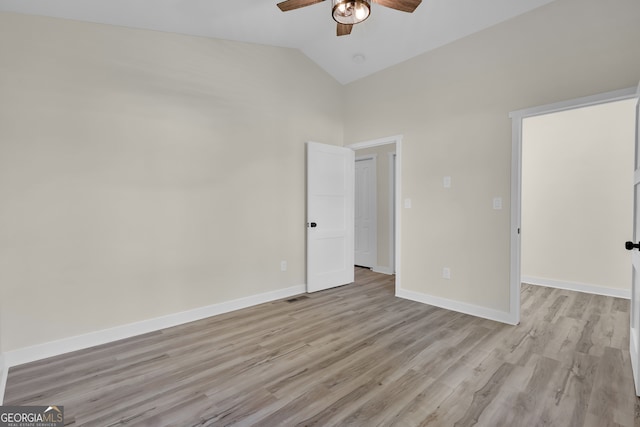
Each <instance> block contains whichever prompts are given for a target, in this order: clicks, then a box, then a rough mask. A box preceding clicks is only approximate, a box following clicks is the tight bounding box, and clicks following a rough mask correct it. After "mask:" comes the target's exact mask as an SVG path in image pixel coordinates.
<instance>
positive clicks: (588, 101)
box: [509, 87, 637, 325]
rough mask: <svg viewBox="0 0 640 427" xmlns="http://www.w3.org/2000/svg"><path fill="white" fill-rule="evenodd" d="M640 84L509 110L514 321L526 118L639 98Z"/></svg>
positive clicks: (513, 319)
mask: <svg viewBox="0 0 640 427" xmlns="http://www.w3.org/2000/svg"><path fill="white" fill-rule="evenodd" d="M636 89H637V88H636V87H630V88H625V89H619V90H614V91H611V92H604V93H599V94H595V95H590V96H585V97H582V98H576V99H570V100H567V101H561V102H556V103H553V104H546V105H540V106H537V107H531V108H525V109H522V110H516V111H512V112H510V113H509V118H511V231H510V246H511V250H510V258H511V262H510V276H509V307H510V309H509V317H510V322H509V323H512V324H514V325H515V324H518V323H520V286H521V272H520V255H521V254H520V250H521V243H522V242H521V234H520V228H521V226H522V223H521V211H522V121H523V120H524V119H526V118H528V117H534V116H540V115H543V114H549V113H557V112H560V111H565V110H573V109H576V108H581V107H588V106H592V105H598V104H606V103H609V102H615V101H623V100H625V99H631V98H635V96H636Z"/></svg>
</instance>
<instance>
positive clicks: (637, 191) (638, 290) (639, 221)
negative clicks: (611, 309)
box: [626, 85, 640, 396]
mask: <svg viewBox="0 0 640 427" xmlns="http://www.w3.org/2000/svg"><path fill="white" fill-rule="evenodd" d="M636 95H637V98H638V99H637V100H636V146H635V150H636V152H635V158H636V161H635V172H634V175H633V191H634V203H633V218H634V220H633V241H632V242H627V243H626V248H627V249H628V250H631V263H632V287H631V316H630V318H631V339H630V340H629V341H630V342H629V351H630V353H631V366H632V368H633V380H634V382H635V385H636V395H638V396H640V369H639V368H640V349H639V346H640V242H639V240H640V206H639V204H640V142H639V139H640V85H638V91H637V92H636Z"/></svg>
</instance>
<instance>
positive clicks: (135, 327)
mask: <svg viewBox="0 0 640 427" xmlns="http://www.w3.org/2000/svg"><path fill="white" fill-rule="evenodd" d="M304 292H306V286H305V285H298V286H292V287H290V288H284V289H278V290H276V291H271V292H265V293H262V294H257V295H251V296H248V297H245V298H239V299H235V300H232V301H226V302H222V303H219V304H212V305H209V306H206V307H200V308H195V309H193V310H187V311H183V312H179V313H174V314H169V315H166V316H162V317H156V318H154V319H148V320H143V321H140V322H135V323H129V324H127V325H122V326H116V327H114V328H109V329H103V330H100V331H95V332H90V333H88V334H83V335H77V336H73V337H69V338H63V339H61V340H57V341H51V342H47V343H43V344H37V345H34V346H31V347H24V348H20V349H17V350H12V351H8V352H6V353H4V366H5V370H7V369H8V368H10V367H12V366H16V365H21V364H23V363H29V362H33V361H36V360H41V359H46V358H48V357H53V356H58V355H60V354H64V353H69V352H72V351H77V350H82V349H84V348H89V347H94V346H96V345H101V344H106V343H109V342H113V341H117V340H121V339H124V338H130V337H133V336H136V335H141V334H146V333H149V332H154V331H158V330H161V329H165V328H170V327H172V326H177V325H182V324H184V323H188V322H193V321H195V320H200V319H204V318H207V317H211V316H215V315H217V314H223V313H228V312H230V311H235V310H239V309H242V308H247V307H251V306H254V305H258V304H263V303H265V302H270V301H275V300H279V299H282V298H287V297H290V296H293V295H299V294H301V293H304ZM0 385H1V384H0ZM2 392H4V387H2Z"/></svg>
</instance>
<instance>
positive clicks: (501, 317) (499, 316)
mask: <svg viewBox="0 0 640 427" xmlns="http://www.w3.org/2000/svg"><path fill="white" fill-rule="evenodd" d="M396 296H397V297H399V298H404V299H408V300H411V301H417V302H421V303H423V304H429V305H435V306H436V307H440V308H445V309H447V310H451V311H457V312H460V313H464V314H470V315H471V316H476V317H482V318H484V319H489V320H495V321H496V322H501V323H507V324H509V325H516V324H517V323H518V322H517V320H516V319H514V316H513V315H512V314H511V313H509V312H506V311H500V310H494V309H492V308H487V307H482V306H479V305H474V304H468V303H465V302H460V301H454V300H450V299H447V298H440V297H436V296H433V295H427V294H423V293H420V292H415V291H408V290H406V289H397V290H396Z"/></svg>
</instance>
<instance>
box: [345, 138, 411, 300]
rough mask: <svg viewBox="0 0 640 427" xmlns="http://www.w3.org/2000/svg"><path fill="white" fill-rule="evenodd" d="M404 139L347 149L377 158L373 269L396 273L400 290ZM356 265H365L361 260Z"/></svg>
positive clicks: (361, 143) (366, 157)
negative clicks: (401, 181) (402, 145)
mask: <svg viewBox="0 0 640 427" xmlns="http://www.w3.org/2000/svg"><path fill="white" fill-rule="evenodd" d="M401 141H402V136H393V137H388V138H381V139H377V140H372V141H365V142H360V143H357V144H351V145H347V148H351V149H353V150H354V151H355V154H356V159H373V160H374V161H375V172H376V173H375V181H376V185H375V187H376V192H375V219H376V224H375V228H376V237H375V239H376V245H375V252H376V258H375V262H374V263H373V265H372V266H370V268H371V269H372V270H373V271H375V272H379V273H384V274H390V275H391V274H395V275H396V280H395V282H396V289H398V287H399V280H400V278H399V272H400V271H399V270H400V269H399V259H400V255H399V248H400V243H399V242H400V232H399V229H400V212H399V206H398V203H397V200H398V197H397V195H399V194H400V171H401ZM356 164H357V162H356ZM356 181H357V178H356ZM356 186H357V184H356ZM356 191H357V190H356ZM356 209H358V208H357V207H356ZM357 215H358V214H357V213H356V216H357ZM356 228H357V227H356ZM356 256H357V255H356ZM356 264H358V265H361V264H359V263H358V262H356ZM367 267H369V266H367Z"/></svg>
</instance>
